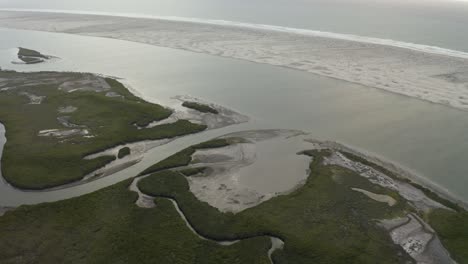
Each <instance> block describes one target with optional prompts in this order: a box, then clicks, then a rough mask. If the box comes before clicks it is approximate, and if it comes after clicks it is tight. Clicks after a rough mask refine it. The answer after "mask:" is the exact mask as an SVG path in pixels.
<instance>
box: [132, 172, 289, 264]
mask: <svg viewBox="0 0 468 264" xmlns="http://www.w3.org/2000/svg"><path fill="white" fill-rule="evenodd" d="M147 176H148V175H145V176H141V177H137V178H135V179H134V180H133V182H132V184H131V185H130V187H129V190H130V191H133V192H136V193H138V201H137V202H136V205H137V206H139V207H143V208H147V207H154V206H157V205H155V204H154V202H153V200H154V198H156V197H152V196H148V195H145V194H143V193H142V192H141V191H140V190H139V189H138V186H137V185H138V181H140V180H142V179H143V178H145V177H147ZM164 199H168V200H170V201H171V202H172V204H173V205H174V208H175V209H176V210H177V212H178V213H179V215H180V217H181V218H182V220H184V222H185V225H186V226H187V228H188V229H190V231H192V232H193V233H194V234H195V235H197V236H198V237H199V238H200V239H202V240H208V241H212V242H215V243H217V244H219V245H222V246H230V245H233V244H235V243H237V242H239V241H241V240H214V239H210V238H207V237H205V236H203V235H201V234H200V233H198V231H197V230H196V229H195V228H194V227H193V226H192V224H191V223H190V221H188V220H187V217H186V216H185V214H184V212H182V210H181V209H180V207H179V204H178V203H177V201H176V200H174V199H170V198H164ZM142 200H146V202H144V203H142V202H141V201H142ZM269 237H270V239H271V248H270V249H269V250H268V258H269V259H270V262H271V263H272V264H274V262H273V259H272V254H273V252H275V250H277V249H282V248H283V247H284V241H283V240H281V239H280V238H278V237H274V236H269ZM244 239H246V238H244Z"/></svg>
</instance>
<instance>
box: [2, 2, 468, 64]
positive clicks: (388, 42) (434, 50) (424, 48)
mask: <svg viewBox="0 0 468 264" xmlns="http://www.w3.org/2000/svg"><path fill="white" fill-rule="evenodd" d="M0 11H12V12H40V13H60V14H62V13H63V14H77V15H96V16H113V17H126V18H145V19H158V20H167V21H176V22H190V23H198V24H209V25H218V26H230V27H242V28H249V29H257V30H269V31H277V32H284V33H291V34H298V35H304V36H313V37H324V38H332V39H340V40H347V41H353V42H361V43H369V44H377V45H384V46H392V47H398V48H404V49H410V50H414V51H419V52H425V53H431V54H437V55H444V56H450V57H456V58H464V59H468V53H467V52H463V51H457V50H451V49H446V48H441V47H437V46H429V45H424V44H416V43H409V42H403V41H398V40H392V39H381V38H374V37H366V36H358V35H353V34H341V33H334V32H327V31H318V30H310V29H301V28H291V27H283V26H276V25H266V24H253V23H245V22H236V21H228V20H216V19H202V18H193V17H178V16H156V15H146V14H135V13H120V12H99V11H83V10H64V9H21V8H0Z"/></svg>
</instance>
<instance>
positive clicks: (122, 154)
mask: <svg viewBox="0 0 468 264" xmlns="http://www.w3.org/2000/svg"><path fill="white" fill-rule="evenodd" d="M128 155H130V148H129V147H124V148H121V149H119V153H117V158H119V159H121V158H124V157H126V156H128Z"/></svg>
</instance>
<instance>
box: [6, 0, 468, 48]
mask: <svg viewBox="0 0 468 264" xmlns="http://www.w3.org/2000/svg"><path fill="white" fill-rule="evenodd" d="M0 8H37V9H64V10H82V11H99V12H119V13H134V14H146V15H159V16H180V17H194V18H203V19H222V20H231V21H239V22H247V23H256V24H268V25H277V26H285V27H293V28H305V29H312V30H321V31H329V32H336V33H347V34H355V35H361V36H369V37H377V38H384V39H393V40H399V41H405V42H410V43H418V44H426V45H431V46H438V47H443V48H448V49H454V50H460V51H468V27H467V26H466V25H468V1H462V0H458V1H457V0H377V1H371V0H250V1H245V0H242V1H232V0H198V1H192V0H139V1H129V0H100V1H94V0H82V1H73V0H63V1H55V0H42V1H36V0H15V1H12V0H0Z"/></svg>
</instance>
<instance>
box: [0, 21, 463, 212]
mask: <svg viewBox="0 0 468 264" xmlns="http://www.w3.org/2000/svg"><path fill="white" fill-rule="evenodd" d="M0 34H2V40H3V41H2V43H0V67H2V68H7V69H16V70H21V71H36V70H56V71H63V70H65V71H87V72H95V73H101V74H106V75H112V76H118V77H123V78H125V80H126V82H127V83H129V84H130V85H131V86H132V87H133V88H134V89H135V90H136V91H137V93H139V94H140V95H142V96H143V97H144V98H145V99H147V100H150V101H153V102H158V103H162V104H165V105H170V104H171V103H172V102H173V101H172V100H170V98H171V97H173V96H175V95H181V94H182V95H183V94H188V95H191V96H195V97H199V98H203V99H205V100H207V101H211V102H216V103H219V104H221V105H224V106H227V107H230V108H233V109H235V110H237V111H239V112H241V113H242V114H246V115H249V116H250V117H251V118H252V120H251V122H249V123H247V124H243V125H239V126H231V127H228V128H223V129H220V130H213V131H210V132H208V133H203V134H199V135H193V136H189V137H187V138H183V139H180V140H177V141H174V142H172V143H170V144H168V145H165V146H162V147H161V148H158V149H153V150H152V151H150V153H149V154H148V155H147V157H145V159H144V160H143V161H142V162H141V163H140V164H138V165H137V166H135V167H132V168H129V169H127V170H124V171H122V172H120V173H118V174H116V175H113V176H110V177H108V178H104V179H101V180H98V181H96V182H93V183H90V184H86V185H83V186H79V187H74V188H73V189H68V190H59V191H54V192H48V193H45V192H43V193H31V192H26V193H22V192H15V191H12V190H10V191H8V190H1V192H0V193H1V197H0V199H1V201H2V205H17V204H21V203H36V202H40V201H52V200H57V199H61V198H64V197H71V196H75V195H80V194H83V193H86V192H89V191H92V190H96V189H98V188H102V187H103V186H106V185H108V184H111V183H113V182H117V181H119V180H121V179H124V178H128V177H131V176H134V175H135V174H136V173H137V172H138V170H141V169H144V168H145V167H146V166H149V165H151V164H152V163H154V162H155V161H157V160H159V159H161V158H163V157H166V156H169V155H170V154H172V153H174V152H175V151H176V150H178V149H182V148H183V147H185V146H188V145H192V144H193V143H196V142H198V141H203V140H207V139H209V138H210V137H212V136H219V135H222V134H225V133H227V132H234V131H240V130H246V129H265V128H287V129H299V130H304V131H307V132H311V133H312V136H313V137H315V138H318V139H324V140H327V139H328V140H336V141H340V142H342V143H345V144H348V145H351V146H354V147H356V148H358V149H360V150H365V152H368V153H372V154H375V155H378V156H380V157H384V158H385V159H388V160H391V161H394V162H396V163H398V164H400V165H401V166H402V167H406V168H409V169H411V170H412V171H414V172H416V173H418V174H420V175H424V176H425V177H427V178H428V179H430V180H431V181H433V182H435V183H436V184H438V185H440V186H442V187H443V188H446V189H448V190H450V191H451V192H453V193H454V194H455V195H457V196H459V197H460V198H462V199H464V200H468V193H467V192H466V190H464V186H467V185H468V167H467V166H466V165H465V157H466V156H467V154H468V133H466V131H468V113H467V112H463V111H459V110H455V109H451V108H448V107H445V106H441V105H436V104H431V103H427V102H423V101H420V100H416V99H412V98H407V97H404V96H399V95H394V94H391V93H387V92H382V91H380V90H377V89H373V88H368V87H363V86H359V85H355V84H349V83H346V82H342V81H337V80H333V79H330V78H325V77H320V76H315V75H313V74H308V73H304V72H298V71H293V70H289V69H285V68H279V67H273V66H268V65H259V64H254V63H249V62H243V61H236V60H230V59H223V58H217V57H212V56H207V55H201V54H194V53H189V52H184V51H178V50H171V49H165V48H158V47H153V46H149V45H144V44H137V43H131V42H126V41H118V40H110V39H100V38H91V37H80V36H72V35H65V34H52V33H40V32H29V31H15V30H0ZM18 46H23V47H26V48H32V49H36V50H38V51H40V52H42V53H44V54H48V55H55V56H58V57H60V58H61V59H60V60H56V61H54V62H51V63H45V64H37V65H14V64H11V63H10V61H11V60H12V55H14V52H12V48H14V47H18ZM184 144H185V145H184ZM2 188H3V187H2Z"/></svg>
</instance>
